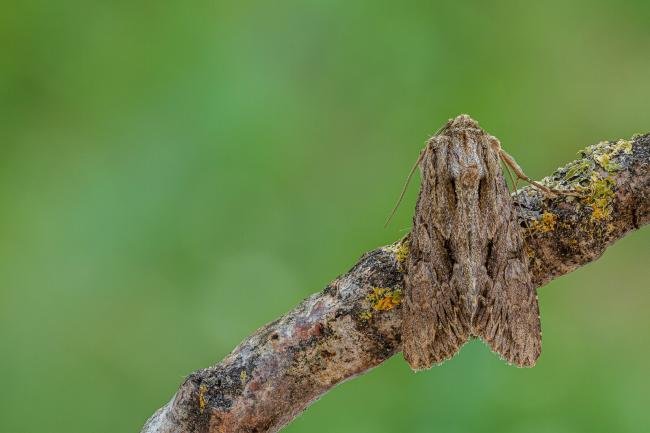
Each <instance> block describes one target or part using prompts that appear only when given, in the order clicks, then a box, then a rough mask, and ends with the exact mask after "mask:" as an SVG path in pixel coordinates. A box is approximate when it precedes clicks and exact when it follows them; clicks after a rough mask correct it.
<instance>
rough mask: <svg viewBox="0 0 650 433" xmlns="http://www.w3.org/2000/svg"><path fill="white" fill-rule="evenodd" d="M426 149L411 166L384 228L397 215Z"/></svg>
mask: <svg viewBox="0 0 650 433" xmlns="http://www.w3.org/2000/svg"><path fill="white" fill-rule="evenodd" d="M425 150H426V148H425V149H424V150H423V151H422V152H420V156H418V159H417V161H415V164H413V167H412V168H411V171H410V172H409V175H408V177H407V178H406V182H405V183H404V187H403V188H402V192H401V193H400V195H399V198H398V199H397V203H395V207H394V208H393V210H392V211H391V213H390V215H388V219H386V222H385V223H384V228H386V227H388V223H390V220H391V219H393V216H395V212H397V208H398V207H399V205H400V203H402V199H404V194H406V188H408V186H409V183H410V182H411V178H412V177H413V173H415V169H416V168H418V165H420V162H421V161H422V157H423V156H424V152H425Z"/></svg>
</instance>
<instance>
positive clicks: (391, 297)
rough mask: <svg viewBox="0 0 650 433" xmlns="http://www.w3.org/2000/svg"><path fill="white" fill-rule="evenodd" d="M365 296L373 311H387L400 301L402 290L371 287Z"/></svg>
mask: <svg viewBox="0 0 650 433" xmlns="http://www.w3.org/2000/svg"><path fill="white" fill-rule="evenodd" d="M367 298H368V301H370V303H371V304H372V308H373V309H374V310H375V311H388V310H392V309H393V308H395V307H396V306H398V305H399V304H401V303H402V290H401V289H390V288H386V287H373V288H372V293H370V294H369V295H368V296H367Z"/></svg>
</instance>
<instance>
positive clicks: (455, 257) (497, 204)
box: [402, 115, 552, 370]
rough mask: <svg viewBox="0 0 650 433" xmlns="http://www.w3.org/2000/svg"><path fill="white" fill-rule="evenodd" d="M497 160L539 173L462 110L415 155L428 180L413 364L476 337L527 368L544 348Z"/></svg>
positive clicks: (411, 307)
mask: <svg viewBox="0 0 650 433" xmlns="http://www.w3.org/2000/svg"><path fill="white" fill-rule="evenodd" d="M500 160H503V162H504V163H505V164H506V165H508V166H510V168H512V169H513V170H514V171H515V173H516V174H517V176H518V177H520V178H524V179H526V180H528V181H530V182H532V181H531V180H530V179H528V178H527V177H526V176H525V175H524V174H523V173H522V171H521V169H520V168H519V166H517V164H516V163H515V162H514V160H513V159H512V158H511V157H510V156H509V155H508V154H506V153H505V152H504V151H503V150H502V149H501V144H500V143H499V140H497V139H496V138H495V137H493V136H491V135H489V134H488V133H486V132H485V131H484V130H482V129H481V128H480V127H479V125H478V123H477V122H476V121H474V120H473V119H472V118H470V117H469V116H468V115H460V116H458V117H456V118H455V119H452V120H450V121H449V122H447V124H446V125H445V126H443V128H442V129H441V130H440V131H439V132H438V133H437V134H436V135H434V136H433V137H431V139H429V141H428V142H427V145H426V147H425V148H424V149H423V150H422V153H421V154H420V157H419V159H418V162H417V163H416V165H419V167H420V170H421V172H422V184H421V189H420V195H419V197H418V201H417V206H416V209H415V215H414V217H413V230H412V232H411V236H410V254H409V257H408V259H407V262H406V266H405V268H406V277H405V296H404V302H403V324H402V345H403V353H404V358H405V359H406V361H407V362H408V363H409V364H410V366H411V368H412V369H413V370H422V369H426V368H429V367H431V366H432V365H434V364H439V363H442V362H443V361H445V360H447V359H449V358H451V357H452V356H454V355H455V354H456V352H458V350H459V349H460V348H461V346H463V344H465V343H466V342H467V341H468V340H469V339H471V338H480V339H482V340H483V341H484V342H485V343H487V344H488V345H489V346H490V348H491V349H492V350H493V351H494V352H496V353H497V354H499V355H500V356H501V357H502V358H503V359H504V360H506V361H507V362H508V363H512V364H515V365H517V366H520V367H532V366H533V365H535V362H536V360H537V358H538V357H539V355H540V353H541V336H542V332H541V327H540V318H539V307H538V305H537V293H536V290H535V288H534V287H533V286H532V284H531V277H530V272H529V270H528V262H527V257H526V254H525V252H524V249H523V240H522V238H523V235H522V228H521V226H520V225H519V223H518V221H517V216H516V213H515V210H514V207H513V203H512V199H511V197H510V193H509V191H508V187H507V185H506V182H505V180H504V178H503V173H502V170H501V166H500V163H499V161H500ZM414 168H415V167H414ZM533 183H534V182H533ZM536 185H537V187H539V188H541V189H543V190H544V191H546V192H547V193H552V192H551V190H549V189H548V188H546V187H544V186H543V185H540V184H536Z"/></svg>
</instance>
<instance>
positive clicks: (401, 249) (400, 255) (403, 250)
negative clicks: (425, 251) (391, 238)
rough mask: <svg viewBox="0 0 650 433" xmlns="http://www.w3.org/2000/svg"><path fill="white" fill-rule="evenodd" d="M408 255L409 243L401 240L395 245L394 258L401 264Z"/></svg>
mask: <svg viewBox="0 0 650 433" xmlns="http://www.w3.org/2000/svg"><path fill="white" fill-rule="evenodd" d="M408 255H409V244H408V242H407V241H402V242H400V243H399V244H398V245H397V248H396V249H395V259H397V263H399V264H402V263H404V262H405V261H406V258H407V257H408Z"/></svg>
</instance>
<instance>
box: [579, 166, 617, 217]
mask: <svg viewBox="0 0 650 433" xmlns="http://www.w3.org/2000/svg"><path fill="white" fill-rule="evenodd" d="M614 185H615V182H614V180H613V179H612V178H611V177H610V176H607V177H601V176H599V175H598V174H597V173H593V175H592V182H591V184H590V185H589V187H588V188H586V189H585V191H584V192H585V193H586V194H585V197H584V198H583V200H582V201H583V202H584V203H585V204H586V205H587V206H589V207H591V209H592V211H591V221H593V222H597V221H603V220H609V219H610V218H611V217H612V210H613V207H612V199H613V198H614V195H615V194H614V191H613V189H612V188H613V187H614Z"/></svg>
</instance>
